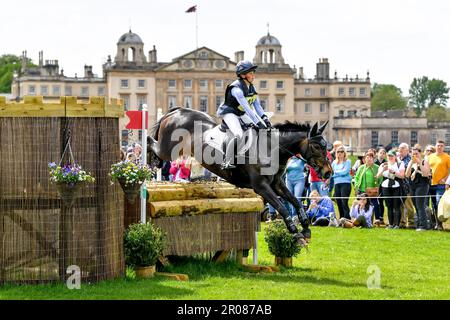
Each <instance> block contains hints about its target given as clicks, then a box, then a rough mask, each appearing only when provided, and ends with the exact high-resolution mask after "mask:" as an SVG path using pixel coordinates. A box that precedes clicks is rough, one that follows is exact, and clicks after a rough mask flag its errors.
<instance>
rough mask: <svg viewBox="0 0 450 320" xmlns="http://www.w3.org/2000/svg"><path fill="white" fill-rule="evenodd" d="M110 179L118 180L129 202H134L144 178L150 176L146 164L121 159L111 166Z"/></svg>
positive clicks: (147, 178) (150, 173)
mask: <svg viewBox="0 0 450 320" xmlns="http://www.w3.org/2000/svg"><path fill="white" fill-rule="evenodd" d="M110 175H111V179H112V180H117V181H119V183H120V185H121V187H122V190H123V192H124V193H125V195H126V198H127V200H128V202H129V203H134V202H135V200H136V197H137V196H138V195H139V193H140V189H141V186H142V184H143V183H144V181H145V180H150V179H151V178H152V175H153V172H152V171H151V170H150V168H149V166H148V165H143V164H139V163H135V162H132V161H122V162H119V163H115V164H113V165H112V166H111V171H110Z"/></svg>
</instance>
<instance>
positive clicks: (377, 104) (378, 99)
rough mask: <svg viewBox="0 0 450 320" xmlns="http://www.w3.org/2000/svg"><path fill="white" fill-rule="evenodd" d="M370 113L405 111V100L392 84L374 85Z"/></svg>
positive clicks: (398, 89) (399, 90)
mask: <svg viewBox="0 0 450 320" xmlns="http://www.w3.org/2000/svg"><path fill="white" fill-rule="evenodd" d="M371 105H372V111H387V110H402V109H406V100H405V98H403V96H402V90H401V89H400V88H398V87H396V86H394V85H393V84H378V83H375V84H374V85H373V87H372V101H371Z"/></svg>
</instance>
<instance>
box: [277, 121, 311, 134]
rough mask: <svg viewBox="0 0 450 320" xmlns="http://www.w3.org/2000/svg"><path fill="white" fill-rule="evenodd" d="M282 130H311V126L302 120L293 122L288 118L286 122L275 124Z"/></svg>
mask: <svg viewBox="0 0 450 320" xmlns="http://www.w3.org/2000/svg"><path fill="white" fill-rule="evenodd" d="M274 127H275V128H276V129H278V130H279V131H280V132H309V131H310V130H311V126H310V125H309V124H304V123H300V122H297V121H295V122H291V121H288V120H286V121H285V122H284V123H277V124H275V125H274Z"/></svg>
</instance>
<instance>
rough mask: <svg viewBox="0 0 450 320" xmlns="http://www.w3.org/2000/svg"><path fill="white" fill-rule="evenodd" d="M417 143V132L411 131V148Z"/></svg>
mask: <svg viewBox="0 0 450 320" xmlns="http://www.w3.org/2000/svg"><path fill="white" fill-rule="evenodd" d="M416 143H417V131H411V144H410V145H411V146H414V145H415V144H416Z"/></svg>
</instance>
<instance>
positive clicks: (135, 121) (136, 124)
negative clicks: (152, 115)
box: [125, 111, 148, 130]
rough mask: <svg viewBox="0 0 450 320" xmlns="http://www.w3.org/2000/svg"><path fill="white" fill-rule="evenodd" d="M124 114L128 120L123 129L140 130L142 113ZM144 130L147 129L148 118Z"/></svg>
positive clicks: (130, 112)
mask: <svg viewBox="0 0 450 320" xmlns="http://www.w3.org/2000/svg"><path fill="white" fill-rule="evenodd" d="M125 114H126V115H127V116H128V118H130V122H129V123H128V124H127V125H126V126H125V128H127V129H141V130H142V111H127V112H125ZM145 129H148V117H147V119H145Z"/></svg>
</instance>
